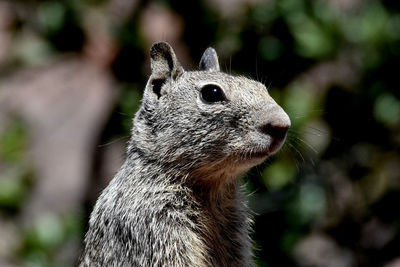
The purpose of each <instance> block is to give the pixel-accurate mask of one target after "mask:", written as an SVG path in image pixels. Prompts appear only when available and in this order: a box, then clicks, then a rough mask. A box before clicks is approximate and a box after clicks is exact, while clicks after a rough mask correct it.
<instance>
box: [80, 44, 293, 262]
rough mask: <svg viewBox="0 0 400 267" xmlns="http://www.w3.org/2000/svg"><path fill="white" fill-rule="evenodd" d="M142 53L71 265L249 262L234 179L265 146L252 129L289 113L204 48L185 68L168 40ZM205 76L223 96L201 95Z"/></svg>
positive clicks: (246, 224) (246, 226)
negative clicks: (132, 109) (120, 142)
mask: <svg viewBox="0 0 400 267" xmlns="http://www.w3.org/2000/svg"><path fill="white" fill-rule="evenodd" d="M150 56H151V67H152V75H151V77H150V79H149V81H148V83H147V86H146V89H145V92H144V96H143V100H142V105H141V107H140V109H139V111H138V112H137V114H136V116H135V119H134V126H133V129H132V138H131V140H130V143H129V148H128V156H127V159H126V161H125V163H124V164H123V166H122V167H121V169H120V171H119V172H118V174H117V175H116V176H115V177H114V179H113V180H112V181H111V182H110V184H109V185H108V187H107V188H106V189H105V190H104V191H103V193H102V194H101V196H100V197H99V199H98V201H97V203H96V205H95V207H94V210H93V212H92V214H91V217H90V222H89V230H88V232H87V234H86V237H85V248H84V251H83V254H82V256H81V262H80V266H172V267H173V266H177V267H178V266H253V265H254V263H253V259H252V243H251V240H250V238H249V231H250V226H251V216H250V215H249V212H248V208H247V205H246V201H245V198H244V195H243V193H242V190H241V188H240V180H239V179H238V178H239V177H240V175H241V174H243V173H244V172H245V171H247V170H248V169H249V168H251V167H252V166H254V165H257V164H259V163H261V162H262V161H264V160H265V158H266V156H265V157H262V158H260V157H254V155H255V154H254V153H257V152H259V151H268V149H269V147H271V144H272V142H273V140H272V139H271V138H270V137H268V136H267V135H265V134H262V133H260V131H259V127H260V126H262V125H265V124H266V123H269V122H271V121H274V122H275V123H276V122H278V123H282V124H290V120H289V118H288V116H287V115H286V113H285V112H284V111H283V110H282V109H281V108H280V107H279V106H278V105H277V104H276V103H275V102H274V100H273V99H272V98H271V97H270V96H269V95H268V92H267V89H266V88H265V86H264V85H262V84H260V83H258V82H255V81H253V80H250V79H247V78H244V77H235V76H231V75H228V74H225V73H222V72H220V71H219V66H218V59H217V57H216V54H215V51H214V50H213V49H207V50H206V52H205V54H204V55H203V58H202V61H201V63H200V66H201V68H202V70H200V71H184V70H183V68H182V67H181V66H180V64H179V62H178V61H177V59H176V56H175V54H174V52H173V50H172V48H171V47H170V46H169V45H168V44H167V43H157V44H155V45H153V47H152V49H151V52H150ZM210 83H213V84H217V85H219V86H220V87H221V88H222V89H223V91H224V93H225V95H226V98H227V99H228V100H227V101H226V102H223V103H213V104H207V103H204V102H203V101H202V100H201V98H200V96H199V95H200V90H201V88H202V86H204V85H205V84H210ZM160 84H162V86H161V88H156V87H157V85H160ZM156 89H161V90H160V91H159V92H158V91H157V90H156ZM271 152H272V151H271Z"/></svg>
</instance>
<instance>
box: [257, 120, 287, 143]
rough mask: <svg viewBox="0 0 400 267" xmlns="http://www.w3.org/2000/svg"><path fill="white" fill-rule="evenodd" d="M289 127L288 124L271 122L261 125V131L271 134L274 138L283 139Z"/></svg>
mask: <svg viewBox="0 0 400 267" xmlns="http://www.w3.org/2000/svg"><path fill="white" fill-rule="evenodd" d="M288 129H289V127H288V126H282V125H272V124H270V123H268V124H266V125H264V126H263V127H261V131H262V132H263V133H265V134H268V135H270V136H271V137H272V138H275V139H278V140H282V139H284V138H285V136H286V133H287V131H288Z"/></svg>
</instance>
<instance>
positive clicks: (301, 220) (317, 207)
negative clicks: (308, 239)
mask: <svg viewBox="0 0 400 267" xmlns="http://www.w3.org/2000/svg"><path fill="white" fill-rule="evenodd" d="M325 209H326V197H325V191H324V190H323V189H322V188H321V187H320V186H318V185H316V184H312V183H306V184H303V185H301V187H300V190H299V192H298V195H297V198H296V199H295V202H294V203H293V206H292V213H293V215H292V217H291V220H293V221H295V222H296V223H297V224H309V223H311V222H312V221H313V220H315V219H316V218H318V216H320V215H322V213H323V212H324V211H325Z"/></svg>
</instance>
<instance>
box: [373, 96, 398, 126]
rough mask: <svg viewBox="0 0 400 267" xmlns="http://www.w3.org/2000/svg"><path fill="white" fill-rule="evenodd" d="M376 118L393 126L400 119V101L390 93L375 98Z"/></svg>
mask: <svg viewBox="0 0 400 267" xmlns="http://www.w3.org/2000/svg"><path fill="white" fill-rule="evenodd" d="M374 116H375V119H376V120H378V121H380V122H381V123H383V124H385V125H388V126H391V125H395V124H396V123H398V122H399V121H400V101H399V100H398V99H397V98H396V97H395V96H393V95H392V94H390V93H385V94H383V95H381V96H379V97H378V98H377V99H376V100H375V104H374Z"/></svg>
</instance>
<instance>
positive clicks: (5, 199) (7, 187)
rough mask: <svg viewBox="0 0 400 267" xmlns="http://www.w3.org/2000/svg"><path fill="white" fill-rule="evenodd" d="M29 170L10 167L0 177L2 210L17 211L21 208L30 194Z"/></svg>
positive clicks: (20, 167) (0, 206) (0, 205)
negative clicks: (28, 193)
mask: <svg viewBox="0 0 400 267" xmlns="http://www.w3.org/2000/svg"><path fill="white" fill-rule="evenodd" d="M28 187H29V183H28V181H27V170H26V169H25V168H24V167H22V166H18V167H14V168H13V167H10V168H8V169H7V170H6V171H4V170H3V173H1V175H0V208H1V209H5V210H11V211H13V210H16V209H18V208H19V207H21V205H22V203H23V201H24V200H25V197H26V194H27V192H28Z"/></svg>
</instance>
